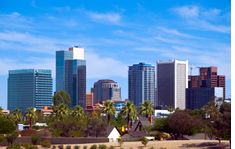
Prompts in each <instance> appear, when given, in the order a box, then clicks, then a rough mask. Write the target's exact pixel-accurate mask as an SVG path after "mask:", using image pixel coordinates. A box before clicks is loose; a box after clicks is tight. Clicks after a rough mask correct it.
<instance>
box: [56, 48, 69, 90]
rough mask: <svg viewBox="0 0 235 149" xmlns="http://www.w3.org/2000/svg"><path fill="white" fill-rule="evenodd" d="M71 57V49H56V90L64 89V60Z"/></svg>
mask: <svg viewBox="0 0 235 149" xmlns="http://www.w3.org/2000/svg"><path fill="white" fill-rule="evenodd" d="M69 59H73V52H71V51H56V91H59V90H65V88H64V86H65V84H64V83H65V80H64V79H65V70H64V69H65V60H69Z"/></svg>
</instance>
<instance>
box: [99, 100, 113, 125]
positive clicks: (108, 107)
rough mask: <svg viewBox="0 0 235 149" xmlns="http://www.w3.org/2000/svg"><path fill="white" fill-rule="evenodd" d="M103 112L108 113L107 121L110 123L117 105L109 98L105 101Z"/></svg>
mask: <svg viewBox="0 0 235 149" xmlns="http://www.w3.org/2000/svg"><path fill="white" fill-rule="evenodd" d="M102 112H103V113H105V114H106V115H107V122H108V124H110V119H111V116H113V115H114V114H115V107H114V104H113V102H112V101H111V100H107V101H105V102H104V107H103V108H102Z"/></svg>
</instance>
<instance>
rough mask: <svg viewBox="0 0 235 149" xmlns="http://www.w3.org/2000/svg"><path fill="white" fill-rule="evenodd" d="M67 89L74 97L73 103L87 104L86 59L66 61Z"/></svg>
mask: <svg viewBox="0 0 235 149" xmlns="http://www.w3.org/2000/svg"><path fill="white" fill-rule="evenodd" d="M65 91H66V92H68V93H69V95H70V97H71V99H72V105H71V106H76V105H80V106H82V107H83V108H85V106H86V61H85V60H66V61H65Z"/></svg>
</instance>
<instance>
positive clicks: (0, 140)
mask: <svg viewBox="0 0 235 149" xmlns="http://www.w3.org/2000/svg"><path fill="white" fill-rule="evenodd" d="M5 139H6V138H5V137H4V136H3V135H0V143H1V142H3V141H4V140H5Z"/></svg>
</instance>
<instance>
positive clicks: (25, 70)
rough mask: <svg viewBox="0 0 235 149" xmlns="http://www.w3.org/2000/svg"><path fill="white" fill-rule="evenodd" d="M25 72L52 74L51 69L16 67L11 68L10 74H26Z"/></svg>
mask: <svg viewBox="0 0 235 149" xmlns="http://www.w3.org/2000/svg"><path fill="white" fill-rule="evenodd" d="M24 73H46V74H51V70H50V69H16V70H9V74H24Z"/></svg>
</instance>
